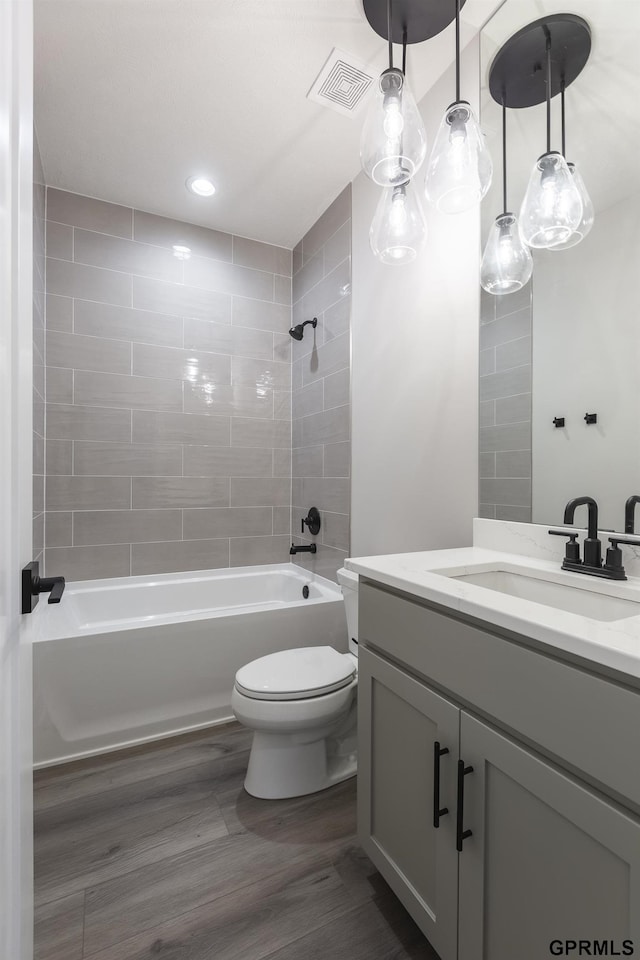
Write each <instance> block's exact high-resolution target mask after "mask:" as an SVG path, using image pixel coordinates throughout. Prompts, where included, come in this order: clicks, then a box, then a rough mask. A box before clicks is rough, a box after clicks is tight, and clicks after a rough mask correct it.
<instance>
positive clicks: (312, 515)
mask: <svg viewBox="0 0 640 960" xmlns="http://www.w3.org/2000/svg"><path fill="white" fill-rule="evenodd" d="M305 523H306V525H307V526H308V528H309V533H310V534H311V535H312V536H314V537H317V536H318V534H319V533H320V511H319V510H318V508H317V507H311V509H310V510H309V514H308V516H306V517H303V518H302V523H301V525H300V529H301V532H302V533H304V525H305Z"/></svg>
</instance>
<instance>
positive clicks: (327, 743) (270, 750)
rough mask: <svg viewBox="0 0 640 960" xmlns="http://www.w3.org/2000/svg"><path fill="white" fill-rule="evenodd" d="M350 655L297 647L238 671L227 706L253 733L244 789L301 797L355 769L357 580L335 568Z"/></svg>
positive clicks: (267, 796)
mask: <svg viewBox="0 0 640 960" xmlns="http://www.w3.org/2000/svg"><path fill="white" fill-rule="evenodd" d="M338 582H339V583H340V586H341V588H342V594H343V597H344V600H345V609H346V614H347V626H348V630H349V653H338V651H337V650H335V649H334V648H333V647H329V646H326V647H299V648H297V649H295V650H283V651H281V652H279V653H272V654H269V655H268V656H266V657H260V658H259V659H258V660H253V661H252V662H251V663H248V664H246V666H244V667H241V668H240V670H238V672H237V674H236V679H235V685H234V688H233V693H232V695H231V706H232V708H233V712H234V714H235V716H236V718H237V719H238V720H239V721H240V723H242V724H244V726H246V727H249V728H250V729H252V730H253V731H254V734H253V742H252V744H251V753H250V756H249V766H248V768H247V775H246V778H245V782H244V785H245V789H246V791H247V793H250V794H251V795H252V796H254V797H261V798H263V799H267V800H276V799H283V798H285V797H300V796H304V795H305V794H308V793H316V792H317V791H318V790H324V789H325V788H326V787H330V786H332V785H333V784H334V783H340V781H342V780H346V779H348V778H349V777H353V776H354V775H355V773H356V768H357V746H356V706H357V686H358V660H357V650H358V645H357V615H358V577H357V574H354V573H351V571H349V570H344V569H341V570H339V571H338Z"/></svg>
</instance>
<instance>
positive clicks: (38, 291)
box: [32, 130, 46, 566]
mask: <svg viewBox="0 0 640 960" xmlns="http://www.w3.org/2000/svg"><path fill="white" fill-rule="evenodd" d="M45 197H46V194H45V186H44V174H43V171H42V160H41V158H40V149H39V147H38V138H37V137H36V134H35V130H34V132H33V554H32V555H33V559H34V560H38V561H39V562H40V563H41V565H42V566H44V520H45V517H44V472H45V466H44V448H45V427H44V423H45V406H44V393H45V389H44V380H45V366H44V356H45V349H44V290H45Z"/></svg>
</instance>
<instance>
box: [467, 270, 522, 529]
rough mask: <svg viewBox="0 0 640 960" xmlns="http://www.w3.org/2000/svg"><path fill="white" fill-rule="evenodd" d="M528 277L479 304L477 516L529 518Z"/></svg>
mask: <svg viewBox="0 0 640 960" xmlns="http://www.w3.org/2000/svg"><path fill="white" fill-rule="evenodd" d="M532 286H533V285H532V283H529V284H527V286H526V287H524V289H523V290H521V291H519V292H518V293H514V294H510V295H509V296H505V297H494V296H491V295H490V294H487V293H485V291H484V290H483V291H482V299H481V309H480V317H481V319H480V430H479V436H480V444H479V448H480V516H481V517H487V518H489V519H492V520H515V521H523V522H528V521H530V520H531V330H532V310H533V306H532V299H531V298H532Z"/></svg>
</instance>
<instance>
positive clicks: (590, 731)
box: [358, 578, 640, 807]
mask: <svg viewBox="0 0 640 960" xmlns="http://www.w3.org/2000/svg"><path fill="white" fill-rule="evenodd" d="M358 632H359V640H360V642H361V643H363V644H364V645H366V646H368V647H371V648H373V649H376V650H378V651H379V652H380V653H382V654H384V655H385V656H387V657H389V658H390V659H392V660H395V661H397V662H398V663H399V664H402V665H403V666H404V667H406V668H407V669H408V670H409V671H410V672H411V673H413V674H416V675H418V676H420V677H423V678H424V679H425V680H427V681H428V682H430V683H433V684H435V685H436V686H437V687H439V688H440V689H441V690H443V691H444V692H446V693H448V694H449V695H450V696H452V697H453V698H455V699H456V700H457V701H458V702H459V703H460V704H461V705H463V706H465V707H467V708H470V709H471V710H472V711H475V712H476V713H478V714H479V715H480V716H483V717H486V718H488V719H490V720H492V721H493V722H494V723H497V724H499V725H500V726H503V727H504V728H505V729H507V730H508V731H510V732H513V733H514V734H515V735H516V736H519V737H521V738H523V739H524V740H526V741H529V742H531V743H533V744H535V745H536V746H537V747H538V748H539V749H541V750H542V751H543V752H545V753H547V754H548V755H549V756H550V757H552V758H553V759H556V760H557V761H558V762H560V763H562V764H563V765H565V766H569V767H570V768H573V769H574V770H575V771H576V772H578V773H582V774H583V775H586V777H587V778H589V779H591V780H593V781H596V782H597V783H598V785H601V786H602V789H603V790H604V791H605V792H606V793H608V794H612V795H617V796H618V797H619V799H621V800H623V801H624V800H626V801H631V803H632V804H634V805H635V806H636V807H640V692H638V691H636V690H634V689H632V688H629V687H626V686H624V685H623V684H619V683H616V682H614V681H612V680H608V679H605V678H604V677H600V676H597V675H595V674H593V673H590V672H588V671H587V670H585V669H583V668H582V667H579V666H574V665H572V664H568V663H566V662H563V661H561V660H558V659H555V658H554V657H553V656H549V655H547V654H545V653H541V652H539V651H538V650H533V649H531V648H530V647H527V645H526V638H521V639H518V638H517V637H514V639H513V640H512V639H506V638H504V637H501V636H497V635H496V634H494V633H491V632H490V631H488V630H484V629H481V628H479V627H477V626H474V625H472V624H470V623H467V622H465V621H463V620H460V619H457V618H456V617H455V615H449V614H445V613H442V612H441V611H440V610H437V609H435V608H432V607H430V606H429V605H428V604H427V603H426V602H425V601H420V602H418V601H416V600H415V599H413V598H409V597H407V596H405V595H399V594H397V593H395V592H392V591H390V590H388V589H387V588H383V587H380V586H377V585H375V584H373V583H372V582H370V581H366V580H364V578H361V580H360V588H359V627H358Z"/></svg>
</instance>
